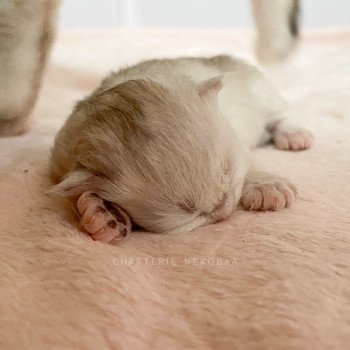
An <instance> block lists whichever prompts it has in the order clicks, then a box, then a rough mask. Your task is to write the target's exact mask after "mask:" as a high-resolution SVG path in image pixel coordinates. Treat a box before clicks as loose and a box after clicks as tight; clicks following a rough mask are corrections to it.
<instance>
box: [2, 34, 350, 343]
mask: <svg viewBox="0 0 350 350" xmlns="http://www.w3.org/2000/svg"><path fill="white" fill-rule="evenodd" d="M251 46H252V36H251V35H250V34H249V33H241V32H234V31H231V32H230V31H171V30H169V31H163V30H143V31H142V30H132V31H129V30H113V31H101V32H85V33H66V34H62V35H60V37H59V38H58V41H57V43H56V45H55V48H54V51H53V54H52V57H51V64H50V66H49V69H48V72H47V74H46V78H45V81H44V84H43V89H42V91H41V95H40V99H39V102H38V104H37V106H36V109H35V111H34V115H33V121H32V127H31V129H30V130H29V132H28V133H27V134H26V135H24V136H21V137H17V138H3V139H0V161H1V170H0V212H1V220H0V233H1V243H0V276H1V282H0V348H1V349H214V348H215V349H249V350H252V349H253V350H254V349H270V350H271V349H312V348H315V349H346V348H348V347H349V344H350V267H349V265H350V232H349V231H350V215H349V214H350V137H349V136H350V31H345V30H342V31H326V32H313V33H311V32H310V33H307V34H305V35H304V39H303V44H302V45H301V47H300V48H299V52H298V54H297V55H296V57H295V59H294V61H293V62H290V63H289V64H287V65H283V66H281V67H275V68H273V69H270V70H269V71H268V72H267V74H268V75H269V76H270V77H271V79H272V80H273V82H274V83H275V85H276V87H277V88H278V89H279V90H280V91H281V93H282V94H283V95H284V96H285V97H286V98H287V99H288V100H289V101H290V103H291V104H292V106H293V108H292V109H293V114H294V115H295V118H296V119H298V120H300V121H301V122H303V124H304V126H306V127H308V128H309V129H310V130H311V131H312V132H313V133H314V135H315V144H314V146H313V147H312V148H311V149H310V150H308V151H305V152H298V153H292V152H282V151H277V150H276V149H274V148H272V147H271V146H270V147H267V148H263V149H258V150H256V151H254V153H255V156H256V158H257V159H259V160H260V161H261V162H263V163H264V165H265V168H266V169H269V170H270V171H271V172H274V173H275V174H277V175H281V176H286V177H287V178H288V179H290V180H291V181H292V182H293V183H294V184H295V185H296V186H297V187H298V188H299V192H300V198H299V200H298V201H297V202H296V203H295V205H294V206H293V207H292V208H290V209H284V210H282V211H280V212H268V213H253V212H245V211H242V210H237V211H236V212H234V213H233V215H232V216H231V218H230V219H229V220H227V221H225V222H222V223H219V224H216V225H211V226H207V227H203V228H200V229H197V230H195V231H193V232H190V233H186V234H181V235H168V236H166V235H153V234H149V233H132V234H131V235H129V236H128V237H127V238H126V239H124V240H122V241H119V242H117V243H116V244H113V245H111V244H104V243H100V242H94V241H92V240H91V239H90V238H89V237H87V236H85V235H84V234H83V233H81V232H80V231H79V230H78V229H77V228H75V227H74V225H73V224H72V221H71V214H70V212H69V210H68V206H67V205H66V204H65V203H62V202H61V201H60V200H58V199H54V198H50V197H49V196H48V195H46V194H45V191H46V190H47V189H48V188H49V187H50V186H51V183H50V180H49V178H48V174H47V160H48V156H49V151H50V147H51V145H52V142H53V137H54V135H55V132H56V131H57V130H58V129H59V127H60V126H61V125H62V123H63V121H64V119H65V118H66V117H67V115H68V114H69V112H70V110H71V109H72V106H73V104H74V101H76V100H77V99H79V98H82V97H83V96H84V95H86V94H87V93H89V92H90V91H91V90H92V89H93V88H94V87H96V86H97V84H98V83H99V81H100V79H101V78H102V77H103V76H104V75H105V74H106V73H107V72H109V71H110V70H111V69H117V68H118V67H121V66H123V65H126V64H131V63H135V62H137V61H139V60H141V59H145V58H151V57H176V56H180V55H187V56H189V55H210V54H221V53H228V54H239V55H246V56H249V55H250V52H251ZM3 83H4V82H2V84H3ZM233 98H234V97H233Z"/></svg>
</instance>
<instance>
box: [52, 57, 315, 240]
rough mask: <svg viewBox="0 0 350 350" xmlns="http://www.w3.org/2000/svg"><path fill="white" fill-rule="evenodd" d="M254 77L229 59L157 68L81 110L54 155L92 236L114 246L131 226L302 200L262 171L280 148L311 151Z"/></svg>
mask: <svg viewBox="0 0 350 350" xmlns="http://www.w3.org/2000/svg"><path fill="white" fill-rule="evenodd" d="M285 109H286V106H285V102H284V101H283V99H282V98H281V97H280V96H279V95H278V94H277V93H276V91H275V90H274V89H273V88H272V86H271V85H270V84H269V82H268V81H267V80H266V79H265V78H264V77H263V75H262V74H261V73H260V72H259V71H258V70H257V69H256V68H254V67H253V66H250V65H248V64H247V63H245V62H243V61H241V60H238V59H233V58H230V57H227V56H218V57H213V58H181V59H173V60H153V61H147V62H143V63H140V64H138V65H136V66H133V67H130V68H126V69H122V70H120V71H119V72H118V73H112V74H111V75H109V76H108V77H107V78H106V79H105V80H104V81H103V82H102V84H101V86H100V87H99V88H98V89H96V90H95V91H94V92H93V93H92V94H91V95H90V96H88V97H87V98H86V99H85V100H83V101H81V102H79V103H78V104H77V105H76V107H75V109H74V111H73V113H72V114H71V116H70V117H69V118H68V120H67V121H66V123H65V125H64V126H63V128H62V129H61V130H60V132H59V133H58V135H57V137H56V140H55V144H54V147H53V150H52V159H51V170H52V175H53V177H54V178H55V179H56V181H57V182H59V184H58V185H56V186H55V188H54V191H55V192H56V193H59V194H61V195H63V196H65V197H68V198H71V199H72V201H73V203H75V204H76V207H77V209H78V212H79V213H80V222H81V225H82V227H83V228H84V229H85V231H87V232H88V233H89V234H90V235H91V236H92V237H93V238H94V239H98V240H101V241H110V240H111V239H113V238H120V237H121V236H123V235H125V234H126V233H127V232H129V231H130V228H131V221H133V222H135V223H136V224H138V225H139V226H141V227H143V228H145V229H147V230H150V231H153V232H158V233H173V232H183V231H189V230H192V229H194V228H196V227H198V226H201V225H206V224H209V223H214V222H217V221H220V220H224V219H226V218H227V217H229V216H230V214H231V213H232V211H233V210H234V208H235V207H236V206H237V205H238V204H239V203H240V202H241V203H242V205H243V207H244V208H246V209H247V210H279V209H282V208H284V207H287V206H289V205H290V204H291V203H292V202H293V200H294V199H295V197H296V189H295V187H294V186H293V185H291V184H290V183H289V182H288V181H287V180H285V179H283V178H280V177H278V176H275V175H272V174H268V173H265V172H263V171H261V170H260V169H259V166H258V165H255V164H253V163H252V161H251V160H250V157H249V149H251V148H254V147H256V146H258V145H260V144H262V143H264V142H266V141H267V140H269V139H271V140H272V141H273V142H274V143H275V145H276V147H277V148H279V149H282V150H294V151H297V150H302V149H306V148H308V147H309V146H310V144H311V141H312V136H311V134H310V133H309V132H308V131H306V130H304V129H301V128H297V127H295V126H292V124H291V123H290V122H289V121H288V120H287V119H286V118H285V116H286V114H285V113H286V112H285Z"/></svg>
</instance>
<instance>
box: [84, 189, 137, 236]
mask: <svg viewBox="0 0 350 350" xmlns="http://www.w3.org/2000/svg"><path fill="white" fill-rule="evenodd" d="M77 208H78V211H79V213H80V215H81V218H80V224H81V226H82V227H83V229H84V230H85V231H86V232H87V233H88V234H89V235H90V236H91V238H92V239H93V240H95V241H101V242H109V241H111V240H112V239H121V238H122V237H124V236H126V235H127V234H128V233H129V232H130V231H131V221H130V218H129V216H128V214H127V213H126V212H125V211H124V210H122V209H121V208H119V207H118V206H117V205H115V204H112V203H110V202H107V201H105V200H103V199H102V198H100V197H98V196H97V195H96V194H95V193H92V192H84V193H83V194H82V195H81V196H80V197H79V199H78V201H77Z"/></svg>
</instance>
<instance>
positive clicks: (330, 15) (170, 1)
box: [60, 0, 350, 29]
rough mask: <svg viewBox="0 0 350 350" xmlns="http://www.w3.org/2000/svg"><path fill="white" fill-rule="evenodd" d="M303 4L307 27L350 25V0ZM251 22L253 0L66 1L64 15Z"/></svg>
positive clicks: (208, 24)
mask: <svg viewBox="0 0 350 350" xmlns="http://www.w3.org/2000/svg"><path fill="white" fill-rule="evenodd" d="M261 1H264V0H261ZM301 3H302V8H303V11H302V12H303V16H302V19H303V27H306V28H317V27H344V26H348V27H350V0H301ZM251 25H252V19H251V16H250V13H249V0H65V1H64V3H63V6H62V8H61V17H60V27H61V29H78V28H106V27H180V28H250V27H251Z"/></svg>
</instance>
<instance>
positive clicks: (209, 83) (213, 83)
mask: <svg viewBox="0 0 350 350" xmlns="http://www.w3.org/2000/svg"><path fill="white" fill-rule="evenodd" d="M222 80H223V76H222V75H218V76H216V77H214V78H210V79H207V80H205V81H203V82H202V83H201V84H200V85H199V87H198V93H199V95H200V96H202V97H203V96H207V95H208V94H209V93H211V92H214V93H215V94H217V93H218V92H219V91H220V90H221V89H222V87H223V86H224V84H223V81H222Z"/></svg>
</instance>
